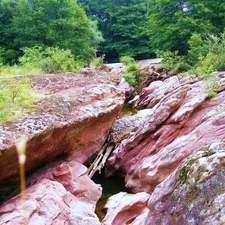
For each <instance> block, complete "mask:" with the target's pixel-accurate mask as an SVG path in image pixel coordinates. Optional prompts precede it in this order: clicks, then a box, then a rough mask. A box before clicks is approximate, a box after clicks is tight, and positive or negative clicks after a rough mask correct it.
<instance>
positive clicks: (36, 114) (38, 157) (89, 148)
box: [0, 74, 125, 202]
mask: <svg viewBox="0 0 225 225" xmlns="http://www.w3.org/2000/svg"><path fill="white" fill-rule="evenodd" d="M30 78H31V79H32V80H33V81H34V82H35V87H34V89H35V90H36V91H37V92H41V93H45V95H46V97H45V98H44V99H43V100H42V101H40V102H39V103H38V104H37V105H36V106H35V107H34V109H33V110H32V112H30V113H28V114H27V115H26V116H24V117H23V118H21V119H19V120H18V121H14V122H9V123H6V124H3V125H2V126H0V133H1V137H0V166H1V173H0V202H1V201H3V200H4V199H5V198H6V197H8V195H9V194H11V193H12V190H13V189H15V188H16V187H18V181H19V166H18V160H17V152H16V147H15V142H16V140H17V139H19V138H20V137H21V136H23V135H26V137H27V139H28V141H27V147H26V157H27V161H26V165H25V169H26V173H27V174H31V173H33V172H34V171H35V170H36V169H37V168H39V167H41V166H43V165H48V164H49V163H52V162H54V161H59V159H60V160H62V159H64V160H66V161H72V160H74V161H76V162H80V163H84V162H85V161H87V160H88V159H89V158H90V157H91V156H93V155H94V154H95V153H96V152H97V151H99V149H100V148H101V146H102V145H103V143H104V142H105V140H106V139H107V136H108V134H109V131H110V129H111V127H112V125H113V123H114V121H115V119H116V117H117V116H118V114H119V112H120V110H121V108H122V106H123V103H124V100H125V90H122V89H121V88H118V87H117V86H118V85H119V83H120V78H118V77H115V76H109V75H108V74H99V75H96V74H95V75H94V74H93V75H91V76H89V77H87V76H83V75H81V74H80V75H79V74H65V75H54V74H51V75H43V76H30Z"/></svg>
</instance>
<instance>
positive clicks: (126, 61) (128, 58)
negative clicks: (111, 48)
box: [120, 56, 135, 65]
mask: <svg viewBox="0 0 225 225" xmlns="http://www.w3.org/2000/svg"><path fill="white" fill-rule="evenodd" d="M120 62H121V63H123V64H124V65H128V64H133V63H135V60H134V58H132V57H131V56H121V57H120Z"/></svg>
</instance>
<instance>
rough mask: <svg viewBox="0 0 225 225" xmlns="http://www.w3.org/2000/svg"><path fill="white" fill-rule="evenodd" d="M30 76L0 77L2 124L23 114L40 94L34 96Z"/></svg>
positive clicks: (0, 119)
mask: <svg viewBox="0 0 225 225" xmlns="http://www.w3.org/2000/svg"><path fill="white" fill-rule="evenodd" d="M32 86H33V83H32V82H31V80H30V79H29V78H22V79H16V78H5V79H0V124H1V123H3V122H6V121H9V120H12V119H13V118H15V117H17V116H20V115H21V114H23V113H24V112H25V111H24V108H27V107H30V106H32V105H33V104H34V103H35V101H38V100H39V97H40V96H34V93H33V92H32ZM37 97H38V98H37Z"/></svg>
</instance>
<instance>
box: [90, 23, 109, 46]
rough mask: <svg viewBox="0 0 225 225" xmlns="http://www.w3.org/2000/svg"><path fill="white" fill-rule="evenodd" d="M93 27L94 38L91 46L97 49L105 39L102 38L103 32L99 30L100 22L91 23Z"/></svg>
mask: <svg viewBox="0 0 225 225" xmlns="http://www.w3.org/2000/svg"><path fill="white" fill-rule="evenodd" d="M91 27H92V30H93V31H92V33H93V34H92V38H91V41H90V42H91V46H94V47H95V48H97V47H98V45H99V44H100V43H102V42H104V41H105V39H104V38H103V36H102V32H101V31H100V30H99V29H98V21H97V20H93V21H91Z"/></svg>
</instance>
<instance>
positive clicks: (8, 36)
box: [0, 0, 18, 64]
mask: <svg viewBox="0 0 225 225" xmlns="http://www.w3.org/2000/svg"><path fill="white" fill-rule="evenodd" d="M16 8H17V1H16V0H0V49H1V53H0V58H1V59H2V60H1V61H2V63H4V64H5V63H10V64H13V63H14V61H15V58H16V57H17V55H18V54H17V50H16V48H15V45H14V32H13V16H14V14H15V12H16Z"/></svg>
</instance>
